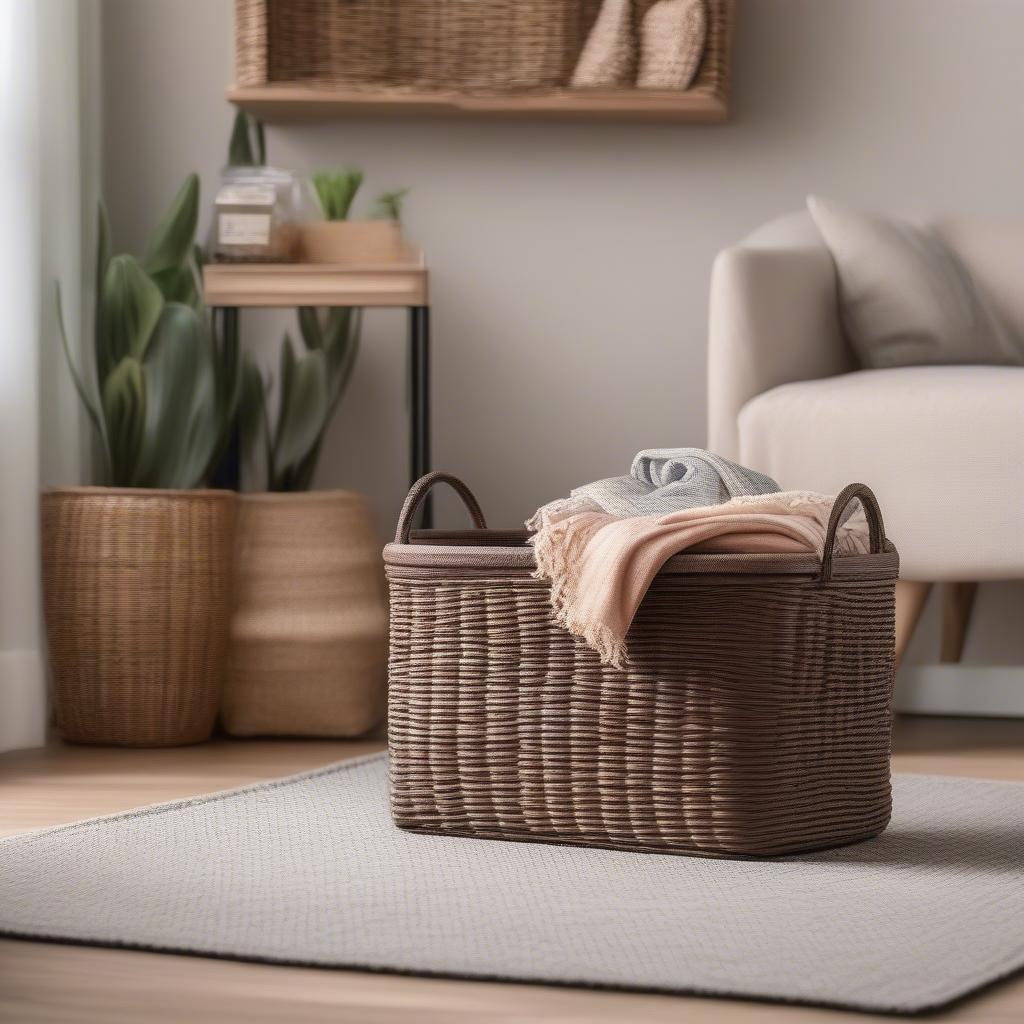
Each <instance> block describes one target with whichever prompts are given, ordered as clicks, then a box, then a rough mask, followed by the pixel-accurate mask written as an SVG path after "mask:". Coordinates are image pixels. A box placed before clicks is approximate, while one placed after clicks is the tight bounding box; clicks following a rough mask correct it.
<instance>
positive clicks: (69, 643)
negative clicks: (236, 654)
mask: <svg viewBox="0 0 1024 1024" xmlns="http://www.w3.org/2000/svg"><path fill="white" fill-rule="evenodd" d="M198 204H199V182H198V179H197V177H196V176H195V175H190V176H189V178H188V179H187V180H186V182H185V184H184V186H183V187H182V189H181V191H180V192H179V194H178V196H177V197H176V199H175V201H174V203H173V205H172V206H171V208H170V209H169V210H168V212H167V214H166V215H165V216H164V218H163V219H162V220H161V221H160V223H159V225H158V226H157V228H156V230H155V232H154V234H153V236H152V238H151V239H150V241H149V245H148V246H147V248H146V251H145V255H144V256H143V258H142V259H141V261H140V260H137V259H136V258H135V257H133V256H131V255H128V254H126V253H122V254H117V255H113V254H112V248H113V247H112V245H111V240H110V230H109V226H108V222H107V218H106V215H105V212H104V210H103V208H102V206H101V207H100V216H99V240H98V251H97V261H96V262H97V266H96V316H95V323H94V326H93V332H92V333H93V337H92V345H91V346H90V347H91V350H92V353H91V354H92V358H91V360H89V365H88V367H87V368H86V367H84V366H83V368H82V369H78V368H76V366H75V361H74V360H73V359H72V356H71V351H70V346H69V345H68V340H67V337H66V334H65V331H64V325H63V319H62V318H61V327H60V331H61V339H62V342H63V345H64V350H65V354H66V355H67V358H68V364H69V366H70V368H71V372H72V375H73V377H74V381H75V386H76V388H77V390H78V394H79V396H80V398H81V400H82V404H83V405H84V407H85V411H86V413H87V415H88V418H89V421H90V423H91V424H92V427H93V429H94V432H95V436H96V442H97V444H96V447H97V451H98V466H97V473H96V476H97V479H98V481H99V483H100V484H101V485H102V486H96V487H80V488H56V489H53V490H49V491H46V492H44V494H43V495H42V501H41V505H42V561H43V590H44V601H45V610H46V622H47V632H48V642H49V650H50V667H51V673H52V680H53V703H54V709H55V715H56V723H57V728H58V730H59V732H60V733H61V735H62V736H63V737H64V738H65V739H69V740H73V741H76V742H82V743H103V744H115V745H124V746H171V745H177V744H184V743H195V742H199V741H201V740H203V739H206V738H207V737H208V736H209V735H210V732H211V730H212V728H213V724H214V719H215V717H216V713H217V708H218V702H219V695H220V689H221V684H222V681H223V676H224V672H225V668H226V654H227V638H228V627H229V620H230V610H231V582H232V575H231V574H232V558H233V540H234V526H235V514H236V496H235V495H234V494H233V493H232V492H230V491H213V490H203V489H201V488H202V487H203V485H204V482H205V481H206V480H207V478H208V476H209V474H210V472H211V469H212V467H213V465H214V463H215V462H216V460H217V459H218V457H219V455H220V453H221V451H222V450H223V446H224V443H225V439H226V436H227V432H228V429H229V425H230V424H231V422H232V421H233V420H234V418H235V415H236V410H237V406H238V400H239V395H240V374H239V372H238V366H237V352H236V351H235V350H234V349H232V348H231V347H230V345H229V346H228V347H227V348H225V347H224V346H222V345H221V344H220V343H219V341H218V340H217V339H216V338H215V337H214V335H213V332H212V330H211V327H210V318H209V316H208V314H207V313H206V311H205V310H204V309H203V307H202V303H201V297H200V288H199V263H198V259H199V257H198V252H197V250H196V247H195V242H194V238H195V228H196V219H197V214H198ZM57 301H58V312H59V306H60V294H59V291H58V296H57Z"/></svg>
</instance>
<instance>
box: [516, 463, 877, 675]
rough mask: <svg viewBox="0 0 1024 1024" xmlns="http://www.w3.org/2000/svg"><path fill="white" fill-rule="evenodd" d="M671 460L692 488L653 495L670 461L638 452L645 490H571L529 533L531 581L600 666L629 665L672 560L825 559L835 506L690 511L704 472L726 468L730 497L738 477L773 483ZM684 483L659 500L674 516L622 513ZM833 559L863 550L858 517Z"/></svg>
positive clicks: (767, 502) (753, 498) (738, 505)
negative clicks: (654, 587)
mask: <svg viewBox="0 0 1024 1024" xmlns="http://www.w3.org/2000/svg"><path fill="white" fill-rule="evenodd" d="M677 451H682V452H685V453H686V456H685V458H686V460H688V462H687V464H688V465H689V466H690V467H691V468H694V467H697V468H695V469H694V472H693V474H692V475H691V476H690V477H689V478H688V477H686V476H685V475H684V476H683V477H682V478H681V480H675V481H673V482H670V483H668V484H663V485H662V486H661V487H657V486H655V483H654V481H659V480H660V479H661V477H660V475H659V474H660V473H661V471H663V470H667V467H668V465H669V464H670V463H671V462H673V461H674V460H673V459H671V458H666V453H664V452H662V453H660V454H658V455H657V456H656V457H655V458H653V459H650V460H646V459H645V458H644V457H646V456H655V455H656V453H654V452H641V453H640V455H638V456H637V459H636V461H634V471H636V470H637V468H638V463H640V464H641V465H640V468H641V472H646V471H651V472H650V480H651V481H652V482H651V483H649V484H648V485H647V489H644V490H642V491H632V490H631V486H632V485H628V484H623V483H622V481H623V480H625V478H615V479H614V480H611V481H608V480H602V481H598V482H597V483H594V484H588V485H587V486H586V487H581V488H577V489H576V490H574V491H573V492H572V495H571V496H570V497H569V498H566V499H561V500H559V501H555V502H552V503H550V504H548V505H545V506H544V507H543V508H541V509H539V510H538V512H537V513H536V515H535V516H534V517H533V518H532V519H531V520H530V521H529V522H528V523H527V527H528V528H529V529H531V530H533V531H535V532H534V536H533V538H532V539H531V540H532V543H533V546H534V551H535V555H536V559H537V571H536V573H535V575H536V576H537V577H538V578H541V579H545V580H548V581H549V582H550V584H551V602H552V606H553V607H554V611H555V615H556V617H557V619H558V621H559V622H560V623H561V624H562V625H563V626H565V628H566V629H568V630H569V632H571V633H573V634H574V635H575V636H578V637H579V638H580V639H582V640H583V641H585V642H586V643H587V644H588V645H589V646H590V647H592V648H593V649H594V650H595V651H596V652H597V653H598V654H599V655H600V657H601V660H602V662H604V663H605V664H611V665H615V666H617V667H619V668H622V667H624V665H625V664H626V660H627V655H626V633H627V632H628V630H629V627H630V624H631V623H632V621H633V617H634V615H635V614H636V611H637V608H639V606H640V602H641V601H642V600H643V597H644V594H646V593H647V589H648V587H649V586H650V585H651V582H652V580H653V579H654V577H655V576H656V575H657V573H658V570H659V569H660V568H661V567H662V565H664V563H665V562H666V561H667V560H668V559H669V558H671V557H672V556H673V555H676V554H679V553H680V552H681V551H686V550H691V551H693V550H696V551H714V552H746V553H757V552H777V553H785V552H808V553H814V554H817V555H818V556H819V557H820V556H821V554H822V551H823V549H824V543H825V532H826V528H827V526H828V519H829V515H830V513H831V511H832V505H833V501H834V498H833V497H832V496H830V495H825V494H817V493H815V492H812V491H778V489H777V488H776V489H775V490H774V493H764V492H753V493H750V492H747V493H741V494H738V495H737V496H735V497H730V498H728V500H725V501H718V502H715V503H711V504H705V505H698V506H696V507H693V506H687V504H685V503H686V502H688V501H690V500H692V499H693V498H694V497H695V496H696V495H697V494H698V493H701V492H700V487H703V486H706V485H707V480H708V478H707V477H706V476H705V475H704V472H705V470H708V469H709V467H711V466H713V465H714V464H715V463H724V464H725V466H726V473H727V474H729V478H728V479H729V482H728V483H727V482H726V477H725V476H723V475H722V474H718V469H717V467H716V468H715V469H714V470H713V472H714V473H716V474H718V479H719V481H720V483H721V486H722V487H724V488H725V490H726V493H727V494H728V493H730V492H729V488H730V486H733V485H734V486H737V487H739V486H742V484H741V483H740V481H742V480H743V479H744V474H746V475H747V477H746V479H748V481H750V480H753V478H757V480H756V482H755V483H749V482H748V484H747V486H750V487H767V485H768V484H772V483H774V481H771V480H769V479H768V478H767V477H763V476H761V475H760V474H755V473H751V471H750V470H745V469H743V467H740V466H736V465H735V464H734V463H728V462H727V460H724V459H717V458H716V457H715V456H712V455H710V454H709V453H706V452H699V450H697V449H677ZM645 467H646V469H645ZM732 474H735V477H733V476H732ZM632 479H634V480H637V479H638V478H636V477H633V478H632ZM687 479H690V480H692V482H693V483H692V488H691V489H688V488H686V487H685V486H684V487H678V489H677V490H676V491H675V492H673V493H672V494H671V496H670V495H669V494H665V495H664V496H663V497H664V498H665V500H666V501H669V502H671V500H673V499H674V500H675V501H677V502H678V503H677V504H676V506H675V508H674V510H671V511H668V512H662V513H660V514H659V513H658V512H655V513H648V512H641V513H640V514H637V512H635V511H634V512H633V514H631V515H623V514H622V513H621V510H622V509H623V508H628V507H629V504H630V503H629V497H628V496H629V495H630V494H631V493H635V494H636V505H635V507H636V508H640V509H646V508H649V507H654V505H655V503H658V502H659V501H660V499H659V497H657V496H656V493H657V492H658V491H661V490H667V489H669V488H672V487H673V486H677V485H679V484H680V483H682V484H685V483H686V480H687ZM698 481H702V483H700V484H698ZM638 482H641V481H638ZM609 485H615V486H609ZM711 489H712V490H713V488H711ZM703 493H710V492H709V491H707V490H705V491H704V492H703ZM602 501H603V502H607V504H608V505H609V506H610V507H611V508H612V509H613V511H609V510H607V509H606V508H605V507H604V506H603V505H602ZM657 507H658V508H659V509H660V508H664V505H661V504H658V506H657ZM836 550H837V553H839V554H856V553H866V552H867V551H868V550H869V543H868V530H867V523H866V521H865V519H864V515H863V512H862V511H861V512H858V513H857V514H856V515H854V516H851V517H850V518H848V519H847V520H846V522H845V523H843V524H842V525H841V526H840V528H839V531H838V534H837V542H836Z"/></svg>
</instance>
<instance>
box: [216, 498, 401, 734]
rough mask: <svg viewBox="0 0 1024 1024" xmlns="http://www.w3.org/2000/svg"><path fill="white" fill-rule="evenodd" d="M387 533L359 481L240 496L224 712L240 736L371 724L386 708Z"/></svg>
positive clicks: (355, 730)
mask: <svg viewBox="0 0 1024 1024" xmlns="http://www.w3.org/2000/svg"><path fill="white" fill-rule="evenodd" d="M380 547H381V545H380V539H379V538H378V537H377V535H376V534H375V532H374V529H373V524H372V522H371V519H370V510H369V507H368V505H367V503H366V499H365V498H363V496H362V495H360V494H355V493H353V492H351V491H316V492H300V493H294V494H246V495H242V497H241V499H240V501H239V516H238V541H237V545H236V558H235V564H236V585H235V613H234V616H233V618H232V623H231V656H230V667H229V670H228V678H227V683H226V685H225V687H224V698H223V701H222V706H221V720H222V722H223V725H224V728H225V730H226V731H227V732H229V733H230V734H231V735H233V736H360V735H362V734H363V733H366V732H368V731H369V730H370V729H372V728H373V727H374V726H375V725H377V723H378V722H380V720H381V718H383V716H384V702H385V698H384V692H385V686H386V677H387V669H386V665H387V602H386V598H385V595H384V578H383V577H384V574H383V572H382V571H381V564H380Z"/></svg>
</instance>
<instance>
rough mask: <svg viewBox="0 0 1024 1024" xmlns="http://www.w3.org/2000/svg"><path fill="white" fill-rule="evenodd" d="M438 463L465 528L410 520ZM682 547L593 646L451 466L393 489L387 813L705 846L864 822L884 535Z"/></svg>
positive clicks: (890, 553)
mask: <svg viewBox="0 0 1024 1024" xmlns="http://www.w3.org/2000/svg"><path fill="white" fill-rule="evenodd" d="M438 481H445V482H447V483H449V484H450V485H451V486H453V487H454V488H455V489H456V490H457V491H458V492H459V494H460V495H461V496H462V498H463V500H464V501H465V503H466V504H467V506H468V507H469V509H470V511H471V512H472V514H473V518H474V521H475V523H476V526H477V527H478V529H477V530H475V531H461V532H456V533H442V532H439V531H430V532H423V533H416V534H410V524H411V522H412V518H413V516H414V514H415V511H416V508H417V507H418V505H419V503H420V502H421V501H422V499H423V497H424V495H425V494H426V492H427V490H428V489H429V488H430V486H431V485H433V484H434V483H436V482H438ZM854 499H860V500H861V502H862V503H863V505H864V507H865V511H866V514H867V517H868V522H869V524H870V527H871V540H872V553H871V554H868V555H857V556H848V557H843V558H837V559H833V557H832V554H831V548H830V547H829V548H828V549H827V550H826V555H825V557H824V558H823V559H822V560H820V561H819V560H818V559H817V558H816V557H815V556H813V555H798V554H785V555H783V554H779V555H764V554H762V555H734V554H729V555H727V554H720V555H719V554H683V555H678V556H676V557H674V558H672V559H670V560H669V562H668V563H666V565H665V567H664V568H663V570H662V571H661V573H660V574H659V575H658V577H657V578H656V580H655V582H654V584H653V585H652V587H651V589H650V591H649V593H648V595H647V597H646V598H645V599H644V602H643V604H642V605H641V607H640V610H639V613H638V615H637V618H636V620H635V622H634V624H633V628H632V630H631V632H630V635H629V648H630V657H631V661H632V667H631V668H630V669H629V670H628V671H625V672H624V671H620V670H618V669H614V668H611V667H607V666H603V665H601V664H600V662H599V660H598V657H597V655H596V654H594V653H593V652H592V651H591V650H590V649H589V648H587V647H586V646H585V645H583V644H582V643H580V642H578V641H577V640H576V639H575V638H574V637H572V636H571V635H570V634H569V633H567V632H566V631H564V630H563V629H562V628H561V627H559V626H558V625H557V623H555V622H554V620H553V617H552V614H551V609H550V605H549V593H548V585H547V584H546V583H545V582H544V581H541V580H537V579H534V578H533V577H532V576H531V572H532V570H533V568H534V561H533V554H532V551H531V549H530V548H529V546H528V545H527V544H526V537H527V535H526V534H525V533H523V532H519V531H517V532H497V531H491V530H487V529H486V528H485V524H484V519H483V516H482V515H481V514H480V509H479V506H478V505H477V503H476V501H475V500H474V498H473V496H472V494H471V493H470V492H469V491H468V489H467V488H466V486H465V485H464V484H463V483H461V482H460V481H459V480H457V479H455V478H454V477H450V476H446V475H444V474H437V473H435V474H431V475H429V476H427V477H424V478H423V479H422V480H421V481H420V482H419V483H418V484H416V486H414V488H413V489H412V491H411V492H410V494H409V497H408V498H407V500H406V503H405V506H404V508H403V510H402V515H401V518H400V520H399V525H398V532H397V535H396V538H395V542H394V543H393V544H389V545H388V546H387V547H386V548H385V551H384V557H385V562H386V566H387V575H388V581H389V585H390V591H391V657H390V690H389V747H390V753H391V802H392V814H393V817H394V820H395V822H396V824H398V825H399V826H401V827H402V828H406V829H411V830H414V831H420V832H432V833H445V834H450V835H466V836H477V837H482V838H494V839H515V840H528V841H534V842H553V843H568V844H577V845H586V846H605V847H612V848H616V849H628V850H641V851H650V852H662V853H689V854H700V855H705V856H745V855H747V856H764V855H774V854H784V853H794V852H796V851H800V850H811V849H818V848H824V847H828V846H836V845H840V844H844V843H849V842H853V841H855V840H858V839H864V838H867V837H869V836H872V835H875V834H877V833H878V832H880V831H882V829H884V828H885V826H886V824H887V823H888V820H889V814H890V809H891V795H890V777H889V753H890V730H891V697H892V683H893V662H894V586H895V581H896V576H897V572H898V556H897V554H896V551H895V549H894V548H893V546H892V544H891V543H889V542H888V541H887V540H886V539H885V535H884V529H883V525H882V518H881V514H880V512H879V510H878V505H877V503H876V502H875V499H874V497H873V496H872V494H871V492H870V491H869V490H868V488H866V487H864V486H863V485H861V484H854V485H851V486H850V487H848V488H847V489H846V490H844V491H843V493H842V494H841V495H840V496H839V499H838V500H837V502H836V508H835V510H834V511H833V515H832V520H831V523H830V525H829V532H828V536H829V539H830V541H831V540H832V539H833V538H834V536H835V530H836V528H837V527H838V524H839V519H840V513H841V511H842V509H843V508H844V507H846V506H848V505H849V504H850V502H851V501H853V500H854Z"/></svg>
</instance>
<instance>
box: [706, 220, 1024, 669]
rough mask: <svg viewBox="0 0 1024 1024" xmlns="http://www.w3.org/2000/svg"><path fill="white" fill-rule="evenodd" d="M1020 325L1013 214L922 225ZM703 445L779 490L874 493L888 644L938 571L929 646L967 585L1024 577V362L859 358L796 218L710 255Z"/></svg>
mask: <svg viewBox="0 0 1024 1024" xmlns="http://www.w3.org/2000/svg"><path fill="white" fill-rule="evenodd" d="M936 230H937V231H938V232H939V233H940V234H941V236H942V237H943V238H944V239H945V241H946V242H947V244H949V245H950V246H951V247H952V248H953V249H954V251H955V252H956V253H957V254H958V255H959V256H960V258H961V259H962V261H963V262H964V263H965V264H966V265H967V267H968V269H969V270H970V271H971V273H972V275H973V276H974V278H975V280H976V282H977V284H978V285H979V286H980V287H981V288H982V289H984V291H985V292H986V294H987V295H988V297H989V299H990V301H991V302H992V304H993V305H994V307H995V308H996V310H997V311H998V312H999V313H1000V314H1001V315H1002V317H1003V318H1004V320H1005V321H1006V322H1007V324H1008V325H1009V326H1011V327H1012V328H1013V329H1014V330H1016V331H1018V332H1022V333H1024V222H1019V223H1016V224H1012V223H994V222H980V221H968V220H963V221H950V222H948V223H942V224H939V225H936ZM708 364H709V366H708V370H709V424H708V433H709V447H710V448H711V450H713V451H715V452H718V453H719V454H722V455H725V456H728V457H729V458H733V459H736V460H738V461H739V462H742V463H745V464H746V465H749V466H751V467H753V468H755V469H758V470H760V471H762V472H764V473H768V474H770V475H771V476H774V477H775V478H776V479H777V480H778V481H779V482H780V483H781V484H782V486H783V487H787V488H788V487H807V488H814V489H818V490H822V491H826V492H828V491H836V490H838V489H839V488H840V487H841V486H843V485H844V484H847V483H849V482H850V481H852V480H860V481H863V482H865V483H867V484H869V485H870V486H871V487H872V488H873V489H874V490H875V492H876V494H877V495H878V498H879V501H880V502H881V506H882V509H883V512H884V514H885V520H886V528H887V532H888V534H889V536H890V538H892V540H893V541H894V543H895V544H896V546H897V547H898V548H899V552H900V561H901V577H902V579H903V580H905V581H908V582H904V583H901V585H900V587H899V589H898V592H897V623H898V627H897V646H898V653H900V654H901V653H902V650H903V648H904V646H905V644H906V642H907V640H908V639H909V636H910V633H911V632H912V631H913V627H914V625H915V624H916V621H917V618H918V615H919V614H920V610H921V606H922V605H923V602H924V599H925V597H926V596H927V593H928V589H929V587H930V585H931V583H932V582H933V581H944V582H945V583H947V586H946V587H945V588H944V600H945V604H946V607H945V611H944V634H943V641H942V657H943V660H945V661H956V660H958V659H959V657H960V653H961V651H962V647H963V639H964V633H965V630H966V628H967V623H968V620H969V616H970V610H971V605H972V602H973V595H974V589H975V584H976V583H977V582H978V581H981V580H996V579H1024V368H1019V367H993V366H922V367H907V368H901V369H886V370H859V369H857V367H856V365H855V363H854V360H853V356H852V354H851V352H850V351H849V349H848V347H847V345H846V343H845V341H844V338H843V332H842V328H841V325H840V322H839V317H838V309H837V296H836V274H835V269H834V266H833V263H832V259H831V256H830V255H829V253H828V250H827V249H825V247H824V245H823V243H822V241H821V238H820V236H819V234H818V232H817V229H816V228H815V227H814V224H813V222H812V221H811V219H810V217H809V216H808V215H806V214H794V215H792V216H789V217H784V218H782V219H780V220H778V221H774V222H772V223H771V224H769V225H766V226H765V227H764V228H762V229H760V230H759V231H757V232H755V233H754V234H753V235H751V236H750V237H749V238H747V239H746V240H745V241H743V242H741V243H740V244H739V245H737V246H735V247H733V248H730V249H727V250H725V251H724V252H722V253H721V254H720V255H719V256H718V259H717V260H716V262H715V267H714V273H713V277H712V285H711V320H710V342H709V353H708Z"/></svg>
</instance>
